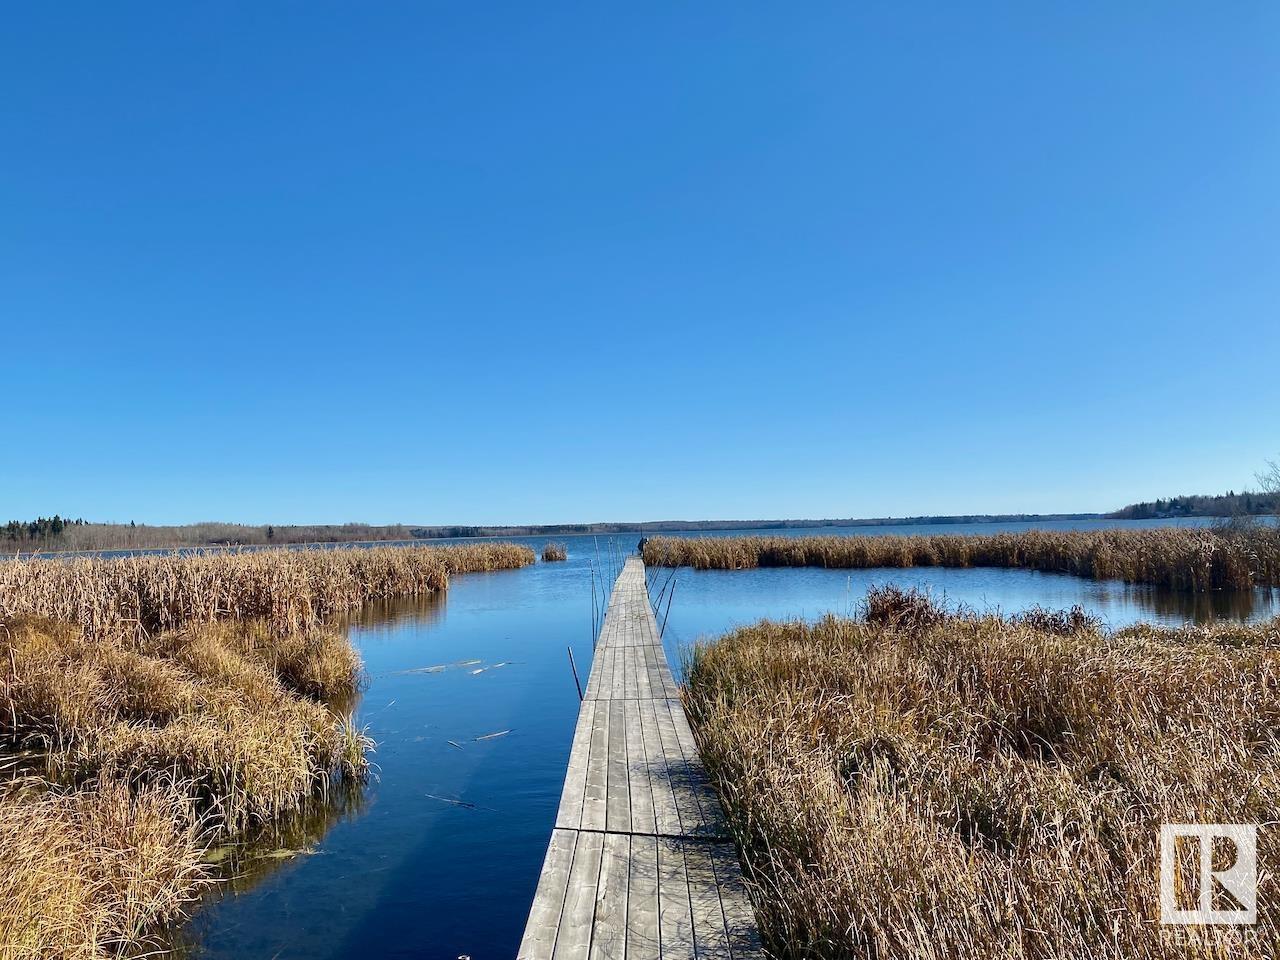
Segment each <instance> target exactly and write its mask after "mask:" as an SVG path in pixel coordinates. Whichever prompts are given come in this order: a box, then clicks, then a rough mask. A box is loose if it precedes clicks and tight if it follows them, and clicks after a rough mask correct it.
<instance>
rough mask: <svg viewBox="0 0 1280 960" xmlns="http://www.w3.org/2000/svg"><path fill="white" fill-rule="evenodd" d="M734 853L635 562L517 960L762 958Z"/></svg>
mask: <svg viewBox="0 0 1280 960" xmlns="http://www.w3.org/2000/svg"><path fill="white" fill-rule="evenodd" d="M763 956H764V953H763V951H762V949H761V946H760V934H759V931H758V929H757V927H756V921H755V917H754V916H753V915H752V912H751V902H750V901H749V900H748V899H747V894H746V889H745V888H744V886H743V883H742V871H741V867H740V865H739V863H738V854H737V851H736V849H735V848H734V845H733V841H732V840H731V839H730V837H729V834H728V832H727V831H726V829H725V825H724V816H723V812H722V811H721V809H720V802H719V800H717V799H716V795H715V791H714V790H713V789H712V788H711V784H710V782H709V781H708V779H707V775H706V771H705V770H704V769H703V767H702V761H701V760H700V759H699V757H698V750H697V747H696V746H695V744H694V740H693V732H692V730H690V729H689V722H688V720H686V719H685V714H684V708H683V706H681V704H680V700H679V690H678V689H677V687H676V684H675V681H674V679H672V676H671V670H670V668H669V666H668V665H667V658H666V655H665V654H664V653H663V650H662V642H661V641H660V640H659V638H658V628H657V624H656V622H655V620H654V616H653V610H652V609H651V608H650V606H649V596H648V591H647V590H646V589H645V575H644V563H643V562H642V561H641V560H640V559H639V558H638V557H629V558H628V559H627V561H626V563H625V564H624V565H623V569H622V573H621V574H620V575H619V577H618V581H617V583H616V584H614V588H613V595H612V597H610V599H609V607H608V610H607V611H606V612H605V618H604V624H603V626H602V627H601V630H600V637H599V640H598V641H597V643H596V650H595V656H594V658H593V660H592V664H591V676H590V679H589V680H588V681H587V689H586V695H585V699H584V700H583V703H582V711H581V713H579V715H578V726H577V730H576V731H575V733H574V736H573V747H572V750H571V751H570V754H569V770H568V773H567V774H566V776H565V782H564V793H563V794H562V795H561V798H560V810H559V813H558V815H557V817H556V825H555V829H554V830H553V831H552V833H551V843H550V844H549V846H548V847H547V857H546V860H545V862H544V863H543V865H542V877H541V879H540V880H539V881H538V891H537V893H536V894H535V895H534V899H533V907H532V909H531V910H530V911H529V921H528V924H527V925H526V927H525V931H524V939H523V940H522V941H521V944H520V953H519V958H520V960H569V958H582V960H606V958H607V960H670V958H673V957H678V958H688V960H706V958H715V960H749V958H751V960H754V958H763Z"/></svg>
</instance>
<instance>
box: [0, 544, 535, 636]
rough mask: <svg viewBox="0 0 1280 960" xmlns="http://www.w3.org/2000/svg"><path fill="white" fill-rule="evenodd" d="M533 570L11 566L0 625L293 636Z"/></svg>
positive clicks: (275, 563)
mask: <svg viewBox="0 0 1280 960" xmlns="http://www.w3.org/2000/svg"><path fill="white" fill-rule="evenodd" d="M533 562H534V554H533V551H532V550H530V549H529V548H528V547H523V546H519V545H516V544H511V543H486V544H479V545H467V546H446V547H419V546H407V547H369V548H350V547H346V548H336V549H312V550H290V549H287V548H286V549H274V550H253V551H245V552H239V553H229V552H223V551H218V552H212V553H192V554H178V553H168V554H155V555H148V556H133V557H113V558H102V557H83V558H78V559H31V560H9V561H4V562H0V617H3V616H12V615H16V614H24V613H25V614H35V615H36V616H42V617H49V618H51V619H55V620H64V621H67V622H70V623H76V624H79V625H80V626H81V627H82V628H83V629H84V630H85V632H86V633H89V634H102V633H105V632H112V631H117V630H119V629H121V628H125V629H132V630H139V631H145V632H149V633H155V632H159V631H163V630H174V629H177V628H179V627H182V626H184V625H185V624H187V623H191V622H196V623H207V622H212V621H215V620H224V619H237V620H238V619H245V618H250V617H259V618H262V619H264V620H267V621H268V622H269V623H270V624H271V625H272V627H273V628H274V629H276V630H297V629H303V628H306V627H310V626H313V625H315V624H317V623H320V622H323V621H325V620H327V619H329V618H331V617H333V616H334V615H336V614H339V613H343V612H345V611H348V610H352V609H355V608H356V607H358V606H360V605H361V604H363V603H366V602H368V601H370V600H377V599H381V598H386V597H396V596H409V595H416V594H427V593H433V592H435V591H437V590H443V589H445V588H446V587H447V586H448V584H449V577H450V576H452V575H453V574H457V573H472V572H477V571H484V570H510V569H515V568H517V567H523V566H527V565H528V564H531V563H533Z"/></svg>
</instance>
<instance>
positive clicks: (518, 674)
mask: <svg viewBox="0 0 1280 960" xmlns="http://www.w3.org/2000/svg"><path fill="white" fill-rule="evenodd" d="M1066 525H1067V526H1070V524H1066ZM1107 525H1113V524H1107ZM1125 525H1127V526H1135V525H1137V524H1125ZM995 526H996V525H990V524H982V525H977V526H971V527H966V526H960V525H946V526H945V527H940V528H923V527H911V528H907V529H905V530H902V531H895V530H891V529H889V528H871V529H869V530H863V531H861V532H865V533H889V532H916V533H926V532H956V533H959V532H968V531H987V532H990V531H992V530H993V529H994V528H995ZM1004 526H1005V527H1007V528H1009V529H1025V528H1026V527H1027V526H1028V525H1026V524H1023V525H1017V524H1010V525H1004ZM1040 526H1048V524H1040ZM1076 526H1082V524H1076ZM824 532H828V531H824ZM544 539H545V538H537V540H536V542H535V541H533V540H527V541H525V542H529V543H530V544H531V545H534V546H540V545H541V543H542V542H544ZM556 539H558V540H560V541H561V542H565V543H567V544H568V545H569V560H568V562H566V563H551V564H543V563H538V564H537V565H536V566H534V567H531V568H528V569H525V570H518V571H506V572H501V573H492V574H472V575H468V576H464V577H458V578H456V579H455V580H454V582H453V584H452V586H451V587H450V589H449V591H448V595H447V596H444V597H440V598H435V599H433V600H431V601H429V602H428V601H417V602H413V603H398V604H389V605H387V606H384V607H380V608H377V609H370V610H366V611H364V612H363V613H362V615H361V617H360V618H359V619H357V620H356V621H354V622H353V623H352V624H351V627H350V629H351V631H352V636H353V638H354V640H355V642H356V644H357V645H358V647H359V648H360V650H361V652H362V654H363V656H364V659H365V663H366V666H367V670H368V673H369V683H368V687H367V689H366V692H365V693H364V696H363V699H362V702H361V704H360V707H359V714H358V715H359V718H360V720H361V722H363V723H365V724H367V725H368V727H369V733H370V735H371V736H373V737H374V739H375V740H376V741H377V742H378V751H377V754H376V756H375V758H374V759H375V760H376V762H377V764H378V766H379V768H380V773H379V777H378V779H377V780H376V781H375V782H373V783H371V784H370V785H369V786H368V787H367V788H366V789H365V790H364V791H363V792H362V793H361V794H359V795H358V796H355V797H342V798H333V802H332V803H331V804H330V805H329V806H328V807H326V808H323V809H320V810H318V811H317V812H316V814H315V816H314V817H313V819H312V821H311V822H309V823H304V824H301V825H299V826H298V827H297V829H296V830H295V831H294V832H292V833H291V834H287V835H285V836H282V837H281V838H279V839H278V840H276V841H274V842H273V843H271V844H267V845H266V847H265V848H264V850H265V849H269V848H270V847H271V846H280V847H285V848H289V849H300V848H305V849H308V850H309V851H310V852H308V853H306V854H301V855H298V856H296V857H293V858H292V859H284V858H275V857H270V856H268V857H264V858H262V859H259V860H251V861H248V862H246V863H243V864H241V865H240V867H239V873H240V874H241V877H240V879H239V880H236V881H234V882H229V883H227V884H226V885H225V886H224V887H223V889H222V891H221V893H220V894H219V895H217V896H215V897H212V898H210V900H209V902H208V903H206V904H205V905H204V906H203V907H202V908H201V909H200V910H199V911H198V912H197V914H196V916H195V918H194V919H193V921H192V922H191V923H190V924H189V925H188V927H187V928H186V930H185V931H184V934H183V935H184V939H187V940H189V941H190V942H191V943H192V944H193V946H192V948H191V950H190V953H191V955H193V956H195V957H200V958H205V960H212V958H218V960H222V958H228V960H229V958H238V960H239V958H263V960H268V958H303V957H306V958H357V957H359V958H372V957H439V958H444V960H454V958H456V957H459V956H461V955H467V956H470V957H472V958H474V960H490V958H509V957H513V956H514V955H515V952H516V948H517V946H518V944H519V940H520V935H521V932H522V931H523V929H524V922H525V917H526V914H527V911H528V907H529V903H530V901H531V900H532V898H533V892H534V888H535V886H536V884H537V879H538V872H539V870H540V868H541V864H542V857H543V854H544V852H545V849H546V843H547V839H548V836H549V832H550V830H551V826H552V823H553V822H554V819H555V810H556V806H557V803H558V800H559V795H560V787H561V783H562V779H563V776H564V767H565V762H566V759H567V757H568V753H569V745H570V742H571V740H572V736H573V727H574V722H575V720H576V717H577V711H578V698H577V694H576V692H575V689H574V684H573V677H572V674H571V673H570V671H569V663H568V656H567V653H566V647H567V646H572V647H573V650H574V654H575V656H576V658H577V662H578V666H579V670H580V671H582V674H583V681H584V683H585V680H586V672H587V670H589V668H590V658H591V632H592V631H591V620H592V615H591V580H590V574H589V572H588V565H589V563H590V562H592V561H594V559H595V546H596V541H593V538H591V537H561V538H556ZM617 539H618V540H619V542H620V547H621V549H623V550H626V549H631V548H634V546H635V541H636V540H637V539H638V538H637V537H635V536H632V535H628V536H626V537H625V538H617ZM598 543H599V546H600V551H601V554H602V556H603V555H606V554H607V553H608V538H600V539H599V541H598ZM607 562H608V561H607V560H606V563H607ZM668 575H669V571H663V570H659V571H654V572H653V576H654V577H655V578H662V579H665V578H666V577H667V576H668ZM676 577H677V579H676V581H675V584H676V585H675V594H674V601H673V603H672V606H671V613H670V620H669V622H668V624H667V630H666V637H665V640H666V642H667V645H668V655H669V656H670V658H671V661H672V665H673V667H677V668H678V664H679V662H680V653H681V648H682V646H683V645H685V644H687V643H689V642H691V641H693V640H695V639H697V638H698V637H700V636H714V635H716V634H719V633H721V632H723V631H724V630H726V629H728V628H731V627H732V626H735V625H738V624H745V623H750V622H752V621H754V620H757V619H759V618H761V617H765V616H768V617H774V618H781V617H794V616H805V617H814V616H818V615H820V614H822V613H824V612H827V611H831V610H835V611H844V610H846V609H848V607H849V606H850V604H854V603H856V602H857V600H858V599H859V598H860V597H861V596H862V595H863V594H864V593H865V590H866V588H867V586H868V585H870V584H873V583H887V582H893V583H898V584H904V585H911V586H919V587H922V588H926V589H931V590H932V591H933V592H935V593H936V594H939V595H943V596H945V597H947V598H948V599H950V600H953V601H955V602H963V603H967V604H969V605H971V606H975V607H979V608H996V607H998V608H1001V609H1004V610H1006V611H1013V610H1017V609H1023V608H1025V607H1027V606H1030V605H1032V604H1036V603H1039V604H1042V605H1044V606H1048V607H1069V606H1071V605H1073V604H1076V603H1079V604H1082V605H1084V606H1085V607H1087V608H1089V609H1091V610H1093V611H1095V612H1097V613H1099V614H1100V615H1102V616H1103V617H1104V618H1105V619H1106V620H1107V621H1108V622H1109V623H1111V624H1112V625H1117V626H1118V625H1121V624H1124V623H1129V622H1132V621H1134V620H1139V619H1147V620H1157V621H1161V622H1165V623H1181V622H1184V621H1185V620H1188V619H1207V618H1210V617H1215V616H1218V617H1243V618H1259V617H1263V616H1270V615H1274V614H1275V613H1278V612H1280V598H1278V597H1277V594H1276V592H1275V591H1266V592H1264V591H1257V592H1255V593H1254V594H1252V595H1250V596H1247V597H1240V596H1233V597H1222V596H1218V597H1210V598H1191V597H1187V596H1179V595H1172V594H1168V593H1162V592H1158V591H1154V590H1150V589H1146V588H1135V587H1126V586H1125V585H1123V584H1118V583H1112V582H1102V583H1096V582H1091V581H1084V580H1078V579H1075V578H1072V577H1066V576H1060V575H1055V574H1040V573H1034V572H1028V571H1021V570H944V569H936V568H929V569H923V568H922V569H917V570H859V571H840V570H820V569H772V570H754V571H741V572H722V571H706V572H694V571H690V570H681V571H679V572H678V573H677V574H676ZM655 593H656V590H655ZM471 661H476V662H474V663H473V662H471ZM497 664H503V665H502V666H497ZM436 667H444V669H440V670H434V671H432V672H427V670H424V668H436ZM482 668H483V669H482ZM476 670H481V672H479V673H476V672H473V671H476ZM410 671H414V672H410ZM506 730H509V731H510V732H509V733H506V734H505V735H503V736H500V737H496V738H493V739H488V740H478V739H477V738H478V737H483V736H486V735H488V734H491V733H498V732H501V731H506ZM450 741H453V742H454V743H455V744H457V746H454V745H451V744H450ZM440 798H443V799H440ZM449 800H457V801H461V802H462V803H465V804H468V805H470V806H459V805H456V804H453V803H450V802H448V801H449Z"/></svg>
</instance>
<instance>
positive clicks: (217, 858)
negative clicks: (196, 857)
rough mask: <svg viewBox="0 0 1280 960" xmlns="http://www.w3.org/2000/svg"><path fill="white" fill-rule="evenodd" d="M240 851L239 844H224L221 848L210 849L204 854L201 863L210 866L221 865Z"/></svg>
mask: <svg viewBox="0 0 1280 960" xmlns="http://www.w3.org/2000/svg"><path fill="white" fill-rule="evenodd" d="M239 849H240V845H239V844H238V843H224V844H223V845H222V846H220V847H210V848H209V849H208V850H206V851H205V852H204V856H203V857H201V858H200V862H201V863H208V864H215V863H221V862H222V861H223V860H226V859H227V858H228V857H229V856H231V855H232V854H234V853H235V852H236V851H237V850H239Z"/></svg>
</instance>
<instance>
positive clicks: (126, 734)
mask: <svg viewBox="0 0 1280 960" xmlns="http://www.w3.org/2000/svg"><path fill="white" fill-rule="evenodd" d="M533 561H534V554H533V551H532V550H530V549H528V548H527V547H519V546H515V545H511V544H484V545H479V546H467V547H418V546H413V547H378V548H372V549H368V550H352V549H340V550H316V551H305V552H304V551H291V550H272V551H258V552H252V553H248V552H246V553H230V554H229V553H217V554H193V555H179V554H166V555H160V556H145V557H128V558H115V559H74V560H26V561H17V560H13V561H6V562H3V563H0V865H3V869H0V960H19V958H22V960H27V958H31V960H35V958H46V957H74V958H82V957H83V958H99V957H108V956H113V955H117V954H119V953H120V952H121V951H125V952H130V953H136V952H138V951H139V950H143V949H145V948H146V947H147V944H148V942H149V941H148V939H147V938H148V936H149V935H150V932H151V931H152V930H153V929H154V927H155V925H156V924H157V923H160V922H163V921H171V920H173V919H175V918H176V917H178V916H180V914H181V912H182V910H183V907H184V905H185V904H186V903H188V902H189V901H190V900H191V899H192V898H193V897H194V896H195V895H196V894H197V893H198V891H199V889H200V887H201V886H202V884H204V883H206V882H207V881H208V877H207V875H206V873H205V872H204V870H202V868H201V866H200V858H201V854H202V852H203V850H204V848H205V846H206V845H207V844H208V843H209V842H211V841H212V840H214V839H217V838H220V837H226V836H229V835H241V834H244V833H246V832H248V831H251V830H252V829H253V828H255V827H257V826H259V825H262V824H266V823H269V822H272V821H274V820H276V819H277V818H279V817H281V816H282V815H284V814H288V813H291V812H293V811H297V810H299V809H302V808H303V807H304V805H306V804H307V803H308V802H309V801H310V799H311V798H313V797H314V796H316V794H317V793H318V792H320V793H323V792H324V791H327V790H328V789H330V786H331V784H332V783H333V782H334V780H335V778H337V779H345V780H348V781H357V780H359V779H361V778H362V777H364V776H365V774H366V772H367V771H368V766H369V762H368V758H367V753H368V751H369V750H370V749H371V748H372V743H371V741H370V740H369V739H368V738H367V737H366V736H365V735H364V733H363V732H362V731H360V730H359V729H357V728H355V726H354V725H353V724H352V721H351V717H350V714H349V713H347V712H345V705H346V704H348V703H349V702H350V701H351V700H352V698H353V695H354V694H355V692H356V690H357V686H358V683H359V679H360V671H361V664H360V660H359V657H358V656H357V654H356V652H355V650H354V648H353V647H352V646H351V643H350V641H349V640H348V638H347V637H346V636H345V634H344V633H342V632H341V631H339V630H337V629H335V628H334V627H330V626H327V625H326V623H325V621H326V620H328V619H330V618H332V617H334V616H336V615H338V614H341V613H343V612H346V611H349V610H352V609H354V608H355V607H358V606H359V605H360V604H362V603H365V602H367V601H369V600H374V599H380V598H385V597H393V596H400V595H406V594H423V593H430V592H434V591H437V590H441V589H444V588H445V587H446V586H447V585H448V582H449V577H450V576H451V575H452V574H455V573H464V572H469V571H477V570H497V569H507V568H512V567H518V566H523V565H525V564H529V563H532V562H533ZM5 748H8V749H11V750H14V751H16V752H17V754H18V756H20V757H21V758H22V759H21V763H22V765H23V768H24V769H25V770H26V771H27V773H26V774H25V775H24V776H21V777H17V776H15V775H14V773H13V770H14V769H16V767H17V764H16V763H15V762H13V761H12V760H10V761H8V762H7V763H6V761H5V756H4V750H5ZM35 758H39V759H40V761H41V762H42V764H43V770H41V771H39V773H40V774H41V775H40V776H35V775H33V768H34V766H35V764H34V760H35Z"/></svg>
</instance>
